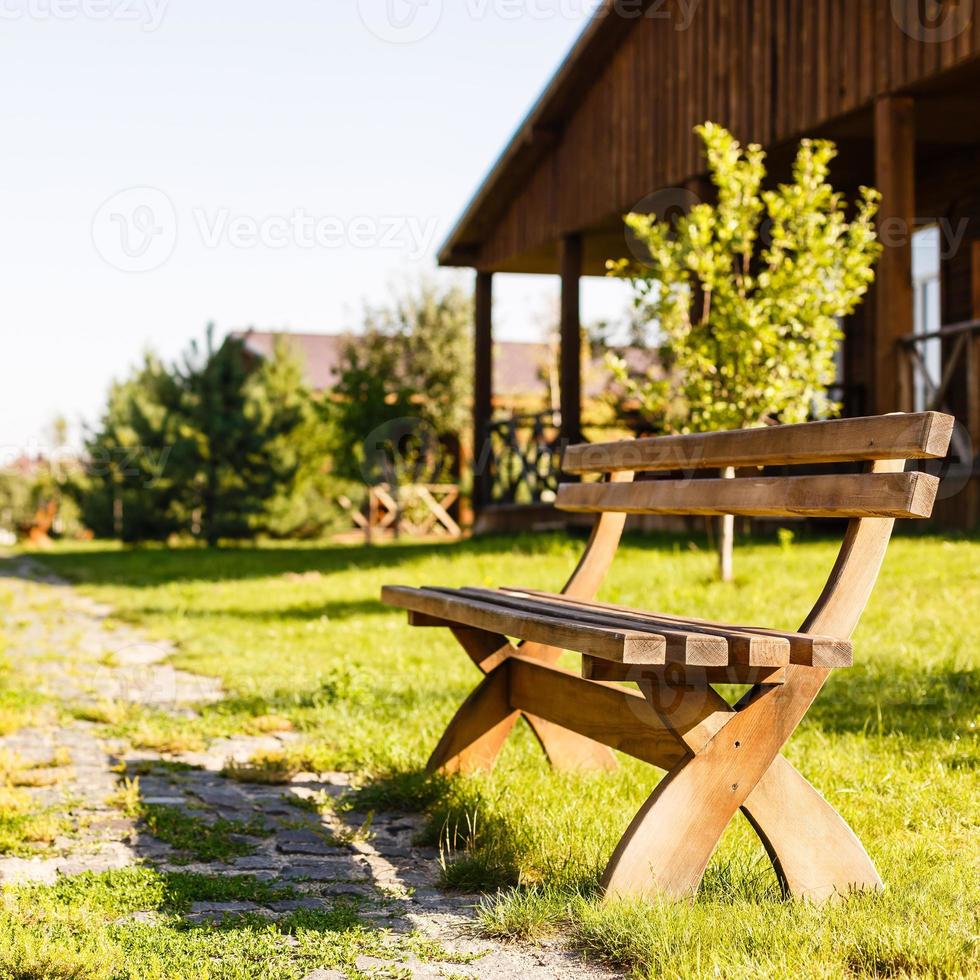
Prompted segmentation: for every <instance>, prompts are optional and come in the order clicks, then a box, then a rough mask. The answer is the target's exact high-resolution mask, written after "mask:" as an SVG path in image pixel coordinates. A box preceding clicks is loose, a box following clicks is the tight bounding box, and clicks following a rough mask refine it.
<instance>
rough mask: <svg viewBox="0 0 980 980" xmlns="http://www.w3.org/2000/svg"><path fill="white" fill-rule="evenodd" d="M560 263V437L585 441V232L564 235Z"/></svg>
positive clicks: (569, 442)
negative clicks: (582, 306) (582, 307)
mask: <svg viewBox="0 0 980 980" xmlns="http://www.w3.org/2000/svg"><path fill="white" fill-rule="evenodd" d="M559 264H560V267H561V363H560V368H559V380H560V384H561V392H560V395H561V437H562V441H563V442H565V443H566V444H572V443H577V442H581V441H582V316H581V310H580V282H579V280H580V279H581V277H582V236H581V235H565V236H564V237H563V238H562V240H561V244H560V247H559Z"/></svg>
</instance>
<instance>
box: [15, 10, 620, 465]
mask: <svg viewBox="0 0 980 980" xmlns="http://www.w3.org/2000/svg"><path fill="white" fill-rule="evenodd" d="M594 7H595V0H516V2H515V0H279V2H275V3H272V2H268V0H265V2H259V0H206V2H202V0H0V84H2V90H3V91H4V93H5V98H4V107H5V111H4V113H3V127H4V132H3V149H2V152H0V177H2V179H0V283H2V291H0V331H2V346H0V358H2V360H0V364H2V386H0V447H2V448H3V450H4V453H5V454H8V453H9V452H10V451H11V447H22V448H24V449H25V450H27V451H31V450H32V449H36V448H39V447H41V448H43V445H44V438H45V431H46V429H47V427H48V426H49V424H50V422H51V420H52V419H53V418H54V417H55V416H56V415H58V414H59V413H60V414H64V415H65V416H66V417H67V418H68V420H69V421H70V422H71V423H72V425H73V427H74V429H75V438H76V439H77V437H78V428H77V426H78V422H79V420H80V419H81V418H83V417H84V418H87V419H89V420H92V419H94V418H95V417H96V416H97V414H98V411H99V408H100V405H101V403H102V399H103V396H104V394H105V391H106V387H107V385H108V383H109V381H110V379H111V378H112V377H114V376H118V375H120V374H121V373H123V372H125V371H126V370H127V369H128V368H129V366H130V365H132V364H133V363H135V362H136V361H137V360H138V358H139V357H140V354H141V352H142V351H143V350H144V349H146V348H147V347H152V348H154V349H155V350H157V351H159V352H160V353H162V354H163V355H164V356H167V357H172V356H175V355H176V354H177V353H178V352H179V351H180V350H181V348H183V347H184V345H185V344H186V343H187V341H188V340H189V339H190V338H191V337H192V336H195V335H199V334H200V333H201V332H202V331H203V328H204V326H205V324H206V323H207V322H208V321H209V320H213V321H214V322H215V323H216V324H217V326H218V329H219V331H220V332H225V331H227V330H229V329H233V328H240V327H245V326H250V325H251V326H256V327H260V328H266V329H272V328H276V329H280V328H285V329H293V330H304V331H321V332H333V331H337V330H342V329H349V328H352V327H353V328H356V326H357V324H358V314H359V311H360V309H361V308H362V304H363V302H364V301H365V300H370V301H375V302H377V301H379V300H380V299H382V298H383V297H384V295H385V293H386V291H387V289H388V288H389V287H390V285H391V284H392V283H398V282H400V281H404V280H406V279H410V278H412V277H414V276H416V275H417V274H419V273H421V272H423V271H425V270H431V269H433V268H434V255H435V251H436V249H437V247H438V245H439V244H440V243H441V242H442V240H443V239H444V238H445V236H446V234H447V233H448V232H449V230H450V229H451V227H452V225H453V223H454V221H455V219H456V218H457V217H458V215H459V213H460V211H461V210H462V208H463V206H464V204H465V203H466V201H467V200H468V199H469V197H470V195H471V194H472V192H473V190H474V189H475V187H476V186H477V184H478V183H479V180H480V178H481V177H482V176H483V174H484V173H485V172H486V170H487V169H488V167H489V166H490V164H491V163H492V162H493V160H494V159H495V158H496V156H497V154H498V153H499V152H500V150H501V149H502V147H503V145H504V143H505V142H506V140H507V138H508V137H509V136H510V134H511V133H512V131H513V130H514V128H515V126H516V124H517V123H518V122H519V121H520V119H521V118H522V116H523V115H524V113H525V112H526V111H527V109H528V108H529V106H530V104H531V102H532V101H533V99H534V98H535V97H536V96H537V94H538V93H539V92H540V90H541V88H542V87H543V85H544V84H545V83H546V81H547V79H548V78H549V77H550V75H551V73H552V72H553V71H554V69H555V67H556V66H557V64H558V63H559V61H560V60H561V58H562V57H563V55H564V54H565V52H566V51H567V49H568V48H569V46H570V45H571V44H572V42H573V41H574V39H575V37H576V35H577V34H578V32H579V31H580V30H581V28H582V27H583V26H584V23H585V21H586V19H587V17H588V16H589V14H590V13H591V11H592V10H593V9H594ZM462 275H464V278H465V279H466V280H467V282H468V281H469V275H468V274H462ZM554 290H555V283H554V281H553V280H550V279H540V278H533V277H504V281H502V282H501V283H500V286H499V288H498V318H497V325H498V336H501V337H510V338H514V337H527V338H530V337H532V336H534V335H535V334H536V332H538V331H540V329H541V322H542V320H543V319H545V318H546V313H547V310H548V309H549V308H550V305H551V302H552V300H551V299H550V298H549V297H551V296H553V294H554ZM621 305H622V298H621V294H620V293H618V292H616V284H608V283H603V282H601V281H598V282H593V283H591V284H590V285H588V286H587V287H586V291H585V313H586V316H594V315H606V314H607V313H609V312H610V311H612V309H613V308H614V307H615V309H619V308H620V307H621Z"/></svg>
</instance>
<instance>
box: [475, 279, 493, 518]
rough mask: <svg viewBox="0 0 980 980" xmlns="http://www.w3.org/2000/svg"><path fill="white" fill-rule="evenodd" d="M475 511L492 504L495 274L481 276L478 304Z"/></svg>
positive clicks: (477, 280) (477, 284)
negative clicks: (491, 420)
mask: <svg viewBox="0 0 980 980" xmlns="http://www.w3.org/2000/svg"><path fill="white" fill-rule="evenodd" d="M474 316H475V330H474V335H475V339H476V350H475V357H474V377H473V507H474V510H476V511H479V510H480V509H481V508H483V507H486V506H487V505H488V504H489V503H490V490H491V485H490V476H491V475H490V419H491V417H492V415H493V273H492V272H477V274H476V296H475V302H474Z"/></svg>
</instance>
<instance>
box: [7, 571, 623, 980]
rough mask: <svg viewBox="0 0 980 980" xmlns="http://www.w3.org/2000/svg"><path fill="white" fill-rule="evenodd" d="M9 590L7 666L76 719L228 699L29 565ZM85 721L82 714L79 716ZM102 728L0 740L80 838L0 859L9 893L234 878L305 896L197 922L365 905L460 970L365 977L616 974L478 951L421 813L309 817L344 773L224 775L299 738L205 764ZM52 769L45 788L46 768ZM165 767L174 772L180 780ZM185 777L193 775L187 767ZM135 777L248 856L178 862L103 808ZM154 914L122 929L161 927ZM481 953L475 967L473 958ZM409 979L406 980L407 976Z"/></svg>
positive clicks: (529, 955)
mask: <svg viewBox="0 0 980 980" xmlns="http://www.w3.org/2000/svg"><path fill="white" fill-rule="evenodd" d="M0 576H3V578H4V585H5V587H6V588H10V589H12V590H13V593H14V604H13V609H12V610H8V615H12V616H13V617H15V618H16V619H17V625H18V628H17V629H16V630H15V631H14V642H13V644H12V645H11V647H10V648H8V651H7V653H8V656H10V657H13V658H14V659H15V661H16V662H17V663H18V665H21V666H22V668H23V670H24V672H25V674H26V675H27V676H29V677H31V678H32V679H34V681H35V683H36V684H37V686H38V687H39V689H41V690H42V691H44V692H45V693H46V694H48V695H50V696H51V697H53V698H55V699H58V700H60V701H62V702H65V703H67V704H69V705H72V706H75V707H79V706H80V707H82V708H84V707H85V706H97V705H100V704H103V703H106V702H130V703H136V704H141V705H145V706H150V707H153V708H156V709H160V710H164V711H167V712H171V713H173V714H174V715H177V716H193V715H194V714H195V711H196V706H199V705H201V704H202V703H207V702H214V701H217V700H220V699H221V697H222V696H223V695H222V690H221V687H220V684H219V683H218V682H217V681H216V680H214V679H212V678H206V677H199V676H196V675H193V674H189V673H187V672H184V671H180V670H176V669H175V668H173V667H172V666H171V665H170V664H169V663H168V658H169V657H170V655H171V654H172V653H173V652H174V649H173V647H172V645H170V644H168V643H161V642H151V641H149V640H148V639H147V637H146V636H144V635H143V634H142V633H141V632H140V631H139V630H137V629H135V628H133V627H131V626H127V625H122V624H119V623H118V622H115V621H113V622H111V624H110V623H108V622H107V617H109V615H110V614H111V610H109V609H107V608H105V607H103V606H100V605H99V604H97V603H95V602H93V601H92V600H90V599H88V598H87V597H85V596H82V595H81V594H79V593H78V592H76V591H75V590H73V589H72V588H71V587H69V586H68V585H67V584H66V583H64V582H62V581H61V580H59V579H57V578H56V577H55V576H53V575H51V574H50V573H49V572H48V571H46V570H45V569H44V568H43V566H41V565H40V564H38V563H36V562H33V561H31V560H28V559H23V558H18V559H15V560H13V561H7V562H0ZM82 717H84V712H82ZM97 731H98V726H97V725H95V724H93V723H90V722H86V721H83V720H79V721H74V722H66V721H65V720H64V713H62V716H61V718H60V719H59V718H58V717H56V715H55V712H52V717H51V718H50V719H49V720H48V721H47V723H46V724H43V725H38V726H36V727H33V728H30V729H24V730H22V731H20V732H17V733H15V734H12V735H8V736H6V737H4V738H0V751H3V750H7V751H10V752H14V753H17V754H18V755H19V756H20V757H21V758H24V759H29V760H31V761H32V762H33V763H35V764H36V765H38V766H40V768H38V769H36V770H34V771H35V772H36V773H39V774H41V775H38V777H37V779H38V782H39V783H44V784H45V785H38V786H36V787H34V788H31V789H30V792H31V793H32V794H33V795H34V796H35V797H36V799H37V802H38V804H39V805H43V806H53V807H56V808H58V809H59V810H60V811H61V812H64V813H67V814H69V815H70V819H71V824H72V828H73V830H72V832H71V833H70V834H65V835H63V836H61V837H59V838H58V839H57V840H55V841H54V842H53V843H52V845H51V846H50V847H48V848H46V849H45V852H44V853H43V854H39V855H38V856H37V857H31V858H20V857H10V858H4V857H2V856H0V883H3V882H19V881H38V882H45V883H50V882H53V881H55V880H57V877H58V876H59V875H76V874H80V873H82V872H84V871H104V870H109V869H112V868H121V867H126V866H129V865H133V864H136V863H138V862H144V863H148V864H150V865H152V866H154V867H157V868H159V869H160V870H162V871H168V870H179V871H191V872H201V873H204V874H214V875H222V876H227V875H229V874H243V875H250V876H254V877H256V878H260V879H265V880H268V881H271V882H279V883H282V884H284V885H290V886H293V887H294V888H295V889H296V891H297V892H298V893H299V897H297V898H292V899H284V900H279V901H273V902H271V903H270V904H267V905H259V904H256V903H253V902H230V903H220V902H212V903H198V904H196V905H195V906H194V907H193V908H192V909H191V910H190V913H189V914H188V915H187V917H186V918H187V921H188V922H190V923H205V922H220V921H222V920H224V919H225V918H227V917H229V916H231V917H234V916H240V915H250V916H255V915H260V916H264V917H266V918H269V919H275V918H279V917H281V916H284V915H289V914H291V913H295V912H296V911H297V910H302V909H317V908H323V907H328V906H329V905H330V903H331V902H333V901H336V900H337V899H338V898H348V899H351V900H355V901H357V902H359V903H361V905H362V909H363V914H364V916H365V918H366V919H368V920H369V921H372V922H376V923H377V924H378V925H379V926H380V927H383V928H387V929H390V930H392V931H393V932H394V933H398V932H408V931H411V930H418V931H420V932H421V933H423V934H425V935H426V936H428V937H430V938H432V939H435V940H438V941H439V942H441V943H442V945H443V946H444V947H445V948H446V949H448V950H450V951H451V952H452V953H453V954H458V955H459V956H460V959H461V962H460V963H458V964H451V963H435V964H433V963H422V962H418V961H415V960H410V961H409V962H407V963H398V964H392V963H390V962H388V961H384V960H377V961H369V960H368V959H365V960H364V962H363V963H359V968H361V969H363V970H364V971H365V972H367V973H370V972H372V971H381V972H384V971H385V970H391V969H392V968H393V967H397V969H399V970H402V971H407V972H406V973H405V975H406V976H408V975H410V976H412V977H418V978H426V977H445V976H449V975H453V976H459V977H472V978H484V977H487V978H489V977H495V978H503V980H506V978H517V977H520V978H522V980H523V978H527V980H552V978H554V980H595V978H598V977H609V976H613V974H611V973H609V972H607V971H602V970H599V969H597V968H595V967H592V966H590V965H588V964H585V963H583V962H582V961H581V960H580V959H579V958H578V957H577V956H575V955H573V954H570V953H569V952H567V951H566V950H563V949H562V948H561V947H560V946H559V945H557V944H550V945H545V946H539V947H533V948H531V947H526V946H522V945H511V944H500V943H493V942H489V941H486V940H482V939H479V938H476V935H475V931H474V929H473V921H474V913H473V905H474V903H475V901H476V896H472V895H469V896H467V895H458V894H447V893H444V892H442V891H441V890H440V889H439V888H438V868H439V863H438V854H437V852H436V851H435V850H434V849H431V848H424V847H419V846H416V845H415V843H414V839H415V837H416V836H417V834H418V831H419V829H420V827H421V823H422V821H421V818H420V817H419V816H418V815H416V814H398V813H382V814H376V815H375V816H374V819H373V821H372V824H371V828H370V833H369V834H368V835H365V834H362V833H359V830H360V827H361V824H362V823H363V819H364V817H363V815H358V814H353V813H345V814H343V815H338V814H337V813H336V812H334V811H332V810H327V812H326V815H323V816H321V815H320V814H319V813H317V812H315V811H312V810H311V809H310V807H309V802H310V800H311V799H316V798H321V794H322V795H323V796H326V797H333V798H336V797H339V796H341V795H342V794H343V793H344V792H345V790H346V789H347V788H348V787H349V777H348V776H347V775H346V774H344V773H300V774H298V775H297V776H296V777H295V778H294V779H292V780H290V782H289V783H288V784H285V785H282V786H270V785H257V784H249V783H245V782H236V781H232V780H229V779H227V778H226V777H225V776H223V775H222V770H223V769H225V767H226V766H227V764H228V763H229V761H230V760H234V761H236V762H238V763H243V762H246V761H248V760H249V759H251V758H252V757H253V756H254V755H255V754H256V753H257V752H270V751H271V752H275V751H278V750H281V749H282V748H283V747H284V746H285V745H286V744H287V743H288V742H289V741H290V740H292V739H294V738H296V736H295V735H294V734H293V733H290V732H285V733H281V734H275V735H260V736H254V737H253V736H239V737H235V738H229V739H220V740H216V741H214V742H212V743H211V744H210V745H208V746H207V747H206V749H205V750H203V751H200V752H184V753H179V754H172V755H168V756H166V757H163V756H161V755H160V754H158V753H153V752H147V751H145V750H140V751H134V750H132V749H130V748H129V747H128V746H126V745H124V744H110V743H106V742H104V741H101V740H100V739H99V738H98V736H97ZM49 762H51V763H52V765H51V766H50V769H51V773H50V778H48V768H46V766H47V763H49ZM165 763H180V764H181V765H180V766H179V767H175V766H173V765H166V764H165ZM187 767H189V768H187ZM127 774H128V775H129V776H131V777H134V776H136V775H137V774H138V778H139V788H140V795H141V799H142V801H143V802H144V803H147V804H157V805H160V806H173V807H178V808H180V809H182V810H184V811H185V812H187V813H191V814H193V815H194V816H196V817H200V818H202V819H204V820H206V821H212V822H213V821H214V820H216V819H219V818H221V819H226V820H236V821H239V822H240V823H242V824H245V825H248V827H249V829H250V831H256V832H259V830H260V829H261V836H251V835H248V836H243V837H242V838H241V840H242V841H243V842H244V843H246V844H247V845H248V849H249V853H248V854H245V855H242V856H239V857H236V858H232V859H231V860H230V861H229V862H228V863H222V862H214V863H202V862H197V863H189V864H188V863H186V858H185V856H184V855H181V854H178V853H175V852H174V851H173V849H172V848H171V847H170V846H168V845H167V844H164V843H162V842H161V841H159V840H157V839H155V838H154V837H152V836H151V835H150V834H149V833H148V832H147V830H146V828H145V827H144V826H143V825H142V824H138V823H135V822H134V821H133V820H131V819H129V818H128V817H126V816H125V815H124V814H123V813H122V812H120V811H119V810H118V809H116V808H115V807H114V806H113V805H112V803H111V802H110V800H111V799H112V797H113V794H114V793H116V792H117V790H118V787H119V779H120V776H121V775H127ZM157 920H158V916H157V915H156V913H153V912H144V913H135V914H134V915H132V916H128V917H127V921H138V922H143V923H149V924H153V923H155V922H156V921H157ZM472 955H477V956H478V958H477V959H475V960H473V961H471V962H465V961H467V960H469V958H470V957H471V956H472ZM400 975H401V974H400ZM343 976H344V974H343V973H341V972H337V971H333V970H317V971H314V972H313V973H311V974H310V976H309V977H308V978H306V980H337V978H340V977H343Z"/></svg>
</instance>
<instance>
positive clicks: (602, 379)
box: [232, 330, 648, 398]
mask: <svg viewBox="0 0 980 980" xmlns="http://www.w3.org/2000/svg"><path fill="white" fill-rule="evenodd" d="M232 336H233V337H236V338H238V339H239V340H241V341H243V342H244V344H245V349H246V350H248V351H250V352H251V353H252V354H254V355H256V356H257V357H269V356H271V355H272V353H273V351H274V350H275V347H276V343H277V342H278V341H283V342H284V343H285V344H287V345H288V347H289V348H290V350H292V351H293V352H294V353H295V354H296V355H297V356H298V358H299V360H300V361H301V363H302V365H303V369H304V371H305V372H306V379H307V383H308V384H309V386H310V387H311V388H312V389H313V390H314V391H318V392H319V391H328V390H330V389H331V388H333V387H334V385H335V384H336V383H337V369H338V368H339V367H340V361H341V356H342V354H343V350H344V345H345V344H346V343H347V342H348V341H350V340H351V339H353V337H354V335H353V334H325V333H290V332H286V331H275V330H236V331H233V333H232ZM493 355H494V356H493V394H494V397H498V398H520V397H528V396H532V397H533V396H546V395H547V393H548V385H547V383H546V382H545V377H546V376H547V372H548V368H549V365H551V364H554V365H556V366H557V358H558V353H557V350H556V349H555V348H552V347H551V346H549V345H548V344H544V343H523V342H520V341H514V340H500V341H497V342H496V343H495V344H494V350H493ZM647 356H648V355H645V354H644V352H642V351H638V350H633V351H630V352H628V355H627V359H628V360H629V361H630V363H631V364H633V365H639V364H641V363H643V362H646V360H647ZM593 367H594V368H595V369H594V370H592V371H587V372H586V376H585V378H584V379H583V383H584V386H585V395H586V397H587V398H595V397H596V396H597V395H601V394H602V392H603V390H604V388H605V386H606V378H607V375H606V372H605V370H604V369H602V365H601V360H600V359H596V361H595V362H594V363H593Z"/></svg>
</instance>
